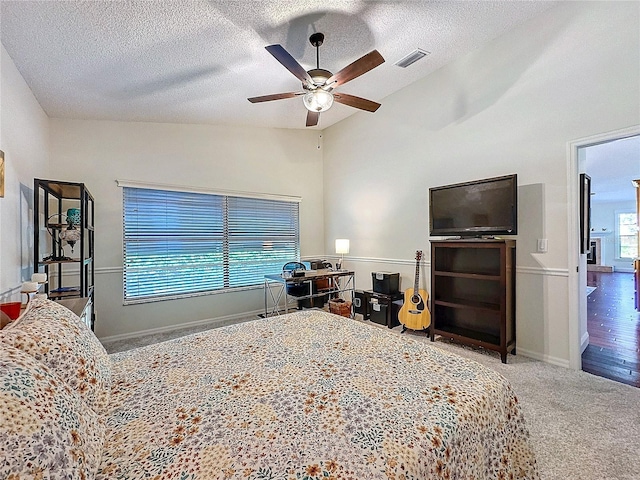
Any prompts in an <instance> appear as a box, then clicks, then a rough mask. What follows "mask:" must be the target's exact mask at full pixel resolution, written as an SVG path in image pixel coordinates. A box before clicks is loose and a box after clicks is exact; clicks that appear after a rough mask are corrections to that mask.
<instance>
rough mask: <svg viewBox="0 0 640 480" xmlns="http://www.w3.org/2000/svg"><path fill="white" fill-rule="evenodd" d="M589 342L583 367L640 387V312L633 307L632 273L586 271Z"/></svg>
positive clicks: (591, 371) (584, 354)
mask: <svg viewBox="0 0 640 480" xmlns="http://www.w3.org/2000/svg"><path fill="white" fill-rule="evenodd" d="M587 285H589V286H593V287H597V288H596V289H595V291H594V292H593V293H591V294H590V295H589V296H588V297H587V331H588V332H589V346H588V347H587V348H586V349H585V351H584V352H583V354H582V370H584V371H585V372H589V373H592V374H594V375H598V376H601V377H606V378H610V379H611V380H615V381H617V382H622V383H626V384H628V385H633V386H635V387H640V312H638V311H637V310H635V309H634V305H633V301H634V285H633V274H632V273H621V272H615V273H604V272H587Z"/></svg>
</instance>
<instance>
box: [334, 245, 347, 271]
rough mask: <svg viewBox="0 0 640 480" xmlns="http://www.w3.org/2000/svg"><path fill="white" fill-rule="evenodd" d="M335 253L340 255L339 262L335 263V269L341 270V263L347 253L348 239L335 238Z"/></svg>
mask: <svg viewBox="0 0 640 480" xmlns="http://www.w3.org/2000/svg"><path fill="white" fill-rule="evenodd" d="M336 253H339V254H340V260H338V262H337V263H336V269H337V270H342V262H343V260H344V254H345V253H349V239H348V238H336Z"/></svg>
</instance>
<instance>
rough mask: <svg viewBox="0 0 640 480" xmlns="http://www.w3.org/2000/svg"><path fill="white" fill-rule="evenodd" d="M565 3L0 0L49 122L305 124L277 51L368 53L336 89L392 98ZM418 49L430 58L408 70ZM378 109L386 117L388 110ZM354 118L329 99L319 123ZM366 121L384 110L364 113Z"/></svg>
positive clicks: (347, 59) (306, 58)
mask: <svg viewBox="0 0 640 480" xmlns="http://www.w3.org/2000/svg"><path fill="white" fill-rule="evenodd" d="M555 3H557V2H545V1H525V0H518V1H497V2H489V1H455V2H453V1H445V2H430V1H392V2H391V1H390V2H377V1H376V2H373V1H366V2H362V1H333V0H324V1H322V2H320V1H310V0H306V1H305V0H301V1H258V0H255V1H248V0H245V1H225V0H222V1H221V0H211V1H196V0H188V1H183V0H177V1H118V2H112V1H82V2H80V1H4V0H3V1H2V2H1V10H0V15H1V16H0V27H1V31H2V43H3V45H4V46H5V48H6V49H7V51H8V53H9V55H10V56H11V58H12V59H13V60H14V62H15V64H16V66H17V68H18V70H19V71H20V73H21V74H22V76H23V77H24V78H25V80H26V82H27V83H28V84H29V86H30V87H31V89H32V91H33V93H34V94H35V96H36V98H37V99H38V101H39V102H40V104H41V105H42V107H43V108H44V110H45V111H46V113H47V114H48V115H49V116H50V117H63V118H81V119H104V120H131V121H149V122H176V123H206V124H232V125H254V126H264V127H282V128H305V126H304V124H305V116H306V110H305V108H304V106H303V104H302V99H300V98H291V99H286V100H278V101H273V102H268V103H260V104H251V103H249V102H248V101H247V97H253V96H260V95H267V94H272V93H281V92H291V91H299V90H300V82H299V81H298V80H297V79H296V78H295V77H294V76H293V75H292V74H291V73H289V72H288V71H287V70H285V68H284V67H283V66H282V65H280V63H278V62H277V61H276V60H275V58H273V57H272V56H271V55H270V54H269V53H268V52H267V51H266V50H265V48H264V47H265V46H266V45H270V44H275V43H278V44H281V45H282V46H284V47H285V48H286V49H287V50H288V51H289V53H290V54H291V55H292V56H293V57H294V58H295V59H296V60H297V61H298V62H299V63H300V64H301V65H302V66H303V67H304V68H305V69H310V68H314V67H315V49H314V48H313V47H312V46H311V45H310V44H309V41H308V38H309V35H310V34H311V33H313V32H316V31H319V32H322V33H324V34H325V43H324V45H323V46H322V47H321V48H320V67H321V68H325V69H328V70H331V71H332V72H334V73H335V72H337V71H338V70H340V69H341V68H343V67H344V66H346V65H347V64H349V63H351V62H353V61H354V60H356V59H357V58H360V57H361V56H362V55H364V54H366V53H368V52H369V51H371V50H373V49H377V50H378V51H379V52H380V53H381V54H382V56H383V57H384V58H385V59H386V62H385V63H384V64H382V65H381V66H379V67H377V68H375V69H374V70H372V71H370V72H368V73H366V74H365V75H363V76H361V77H359V78H357V79H355V80H353V81H351V82H349V83H348V84H346V85H344V86H340V87H339V91H340V92H344V93H350V94H352V95H357V96H360V97H364V98H368V99H371V100H374V101H377V102H381V103H382V104H383V105H382V107H381V108H382V109H383V108H384V97H386V96H387V95H389V94H391V93H393V92H395V91H397V90H399V89H401V88H403V87H405V86H406V85H408V84H410V83H413V82H415V81H416V80H418V79H420V78H422V77H425V76H426V75H429V74H430V73H431V72H433V71H434V70H436V69H438V68H440V67H442V66H443V65H445V64H446V63H448V62H450V61H451V60H452V59H453V58H455V57H459V56H461V55H463V54H465V53H467V52H469V51H471V50H473V49H476V48H479V47H480V46H481V45H483V44H485V43H487V42H488V41H490V40H492V39H494V38H496V37H498V36H500V35H501V34H503V33H504V32H506V31H508V30H510V29H512V28H514V27H515V26H516V25H518V24H521V23H523V22H525V21H526V20H528V19H530V18H532V17H534V16H536V15H538V14H540V13H541V12H542V11H544V10H546V9H547V8H550V7H551V6H553V5H554V4H555ZM416 48H421V49H424V50H427V51H428V52H430V53H431V54H430V55H429V56H428V57H426V58H425V59H423V60H421V61H420V62H418V63H415V64H414V65H412V66H410V67H408V68H406V69H402V68H400V67H397V66H395V65H394V63H395V62H397V61H398V60H399V59H400V58H402V57H404V56H405V55H407V54H408V53H410V52H411V51H413V50H415V49H416ZM379 111H380V110H379ZM356 112H359V111H358V110H355V109H353V108H351V107H348V106H345V105H339V104H334V106H333V107H332V108H331V110H329V111H328V112H325V113H323V114H322V115H321V118H320V123H319V125H318V127H315V128H320V129H321V128H326V127H328V126H330V125H332V124H334V123H336V122H338V121H340V120H342V119H344V118H346V117H347V116H349V115H352V114H354V113H356ZM360 114H361V115H375V114H371V113H366V112H365V113H360Z"/></svg>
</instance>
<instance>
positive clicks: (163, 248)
mask: <svg viewBox="0 0 640 480" xmlns="http://www.w3.org/2000/svg"><path fill="white" fill-rule="evenodd" d="M121 185H122V184H121ZM298 210H299V209H298V201H297V200H296V201H286V200H279V199H278V200H272V199H264V198H248V197H240V196H229V195H217V194H209V193H193V192H183V191H169V190H156V189H150V188H133V187H127V186H124V188H123V232H124V241H123V243H124V302H125V304H128V303H141V302H147V301H153V300H163V299H168V298H178V297H181V296H192V295H200V294H205V293H210V292H212V291H216V290H218V291H220V290H226V289H231V288H238V287H249V286H253V285H259V284H262V282H263V280H264V275H265V274H269V273H278V272H280V271H281V270H282V265H284V264H285V263H286V262H288V261H290V260H295V259H299V257H300V234H299V219H298Z"/></svg>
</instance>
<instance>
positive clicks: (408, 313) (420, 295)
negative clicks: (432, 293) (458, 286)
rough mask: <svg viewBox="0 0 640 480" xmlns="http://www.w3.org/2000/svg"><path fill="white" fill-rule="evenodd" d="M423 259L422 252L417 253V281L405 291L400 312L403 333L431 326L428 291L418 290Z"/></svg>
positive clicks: (399, 317) (399, 318)
mask: <svg viewBox="0 0 640 480" xmlns="http://www.w3.org/2000/svg"><path fill="white" fill-rule="evenodd" d="M421 259H422V251H421V250H418V251H416V280H415V283H414V285H413V288H408V289H406V290H405V291H404V304H403V305H402V308H401V309H400V311H399V312H398V320H399V321H400V323H401V324H402V326H403V327H404V328H403V329H402V331H403V332H404V331H405V330H407V329H411V330H424V329H426V328H428V327H429V325H431V314H430V313H429V307H428V306H427V300H429V294H428V293H427V291H426V290H424V289H422V288H418V287H419V284H418V280H419V278H420V260H421Z"/></svg>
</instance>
